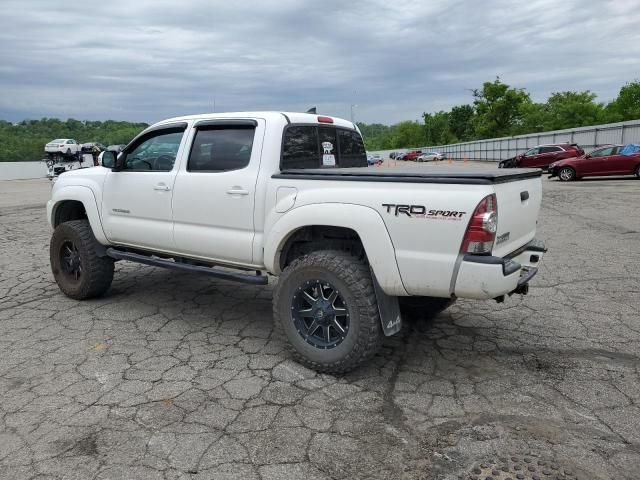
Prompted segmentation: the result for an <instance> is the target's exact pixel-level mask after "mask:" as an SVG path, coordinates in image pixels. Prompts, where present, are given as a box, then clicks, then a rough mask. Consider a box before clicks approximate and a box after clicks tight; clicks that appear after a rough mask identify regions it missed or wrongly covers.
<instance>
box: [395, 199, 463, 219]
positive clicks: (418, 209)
mask: <svg viewBox="0 0 640 480" xmlns="http://www.w3.org/2000/svg"><path fill="white" fill-rule="evenodd" d="M382 206H383V207H386V209H387V213H390V214H393V215H395V216H396V217H398V216H400V215H406V216H407V217H410V218H426V219H429V220H462V217H463V216H464V215H465V213H467V212H458V211H455V210H427V207H425V206H424V205H396V204H395V203H383V204H382Z"/></svg>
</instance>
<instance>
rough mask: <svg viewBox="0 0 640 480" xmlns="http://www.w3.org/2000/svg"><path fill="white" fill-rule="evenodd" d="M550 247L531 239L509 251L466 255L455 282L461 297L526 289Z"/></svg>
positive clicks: (504, 293)
mask: <svg viewBox="0 0 640 480" xmlns="http://www.w3.org/2000/svg"><path fill="white" fill-rule="evenodd" d="M546 251H547V249H546V247H545V245H544V242H542V241H541V240H535V239H534V240H531V241H530V242H529V243H527V244H526V245H524V246H523V247H521V248H519V249H518V250H516V251H515V252H513V253H511V254H510V255H508V256H506V257H504V258H502V257H493V256H486V255H465V256H464V257H463V258H462V263H461V264H460V269H459V270H458V276H457V278H456V282H455V288H454V294H455V295H456V297H459V298H475V299H479V300H486V299H489V298H497V297H501V296H502V295H507V294H511V293H526V290H527V287H526V286H527V285H528V283H529V281H530V280H531V279H532V278H533V277H534V276H535V274H536V273H537V272H538V266H539V265H540V262H541V261H542V257H543V255H544V253H545V252H546Z"/></svg>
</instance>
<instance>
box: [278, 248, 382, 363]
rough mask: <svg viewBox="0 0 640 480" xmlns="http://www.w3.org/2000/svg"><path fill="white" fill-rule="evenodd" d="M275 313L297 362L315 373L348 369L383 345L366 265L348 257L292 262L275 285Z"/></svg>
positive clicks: (316, 255)
mask: <svg viewBox="0 0 640 480" xmlns="http://www.w3.org/2000/svg"><path fill="white" fill-rule="evenodd" d="M273 313H274V321H275V324H276V326H277V327H278V328H279V330H281V331H282V332H283V333H284V335H285V336H286V338H287V340H288V341H289V345H290V347H291V351H292V353H293V355H294V357H295V358H296V360H298V361H299V362H300V363H303V364H304V365H306V366H308V367H309V368H312V369H314V370H317V371H319V372H327V373H343V372H347V371H349V370H352V369H353V368H355V367H357V366H358V365H360V364H361V363H362V362H364V361H365V360H367V359H368V358H370V357H372V356H373V355H374V354H375V353H376V352H377V351H378V349H379V348H380V345H381V343H382V339H383V334H382V327H381V324H380V316H379V312H378V306H377V302H376V295H375V291H374V287H373V280H372V277H371V272H370V270H369V266H368V265H367V264H366V263H365V262H364V261H363V260H361V259H359V258H356V257H354V256H352V255H350V254H348V253H346V252H342V251H333V250H321V251H316V252H312V253H309V254H307V255H304V256H302V257H300V258H298V259H296V260H294V261H293V262H292V263H291V264H290V265H289V266H288V267H287V268H286V269H285V270H284V272H283V273H282V275H281V276H280V279H279V280H278V284H277V286H276V289H275V293H274V298H273Z"/></svg>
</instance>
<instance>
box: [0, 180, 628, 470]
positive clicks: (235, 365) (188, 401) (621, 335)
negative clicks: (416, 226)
mask: <svg viewBox="0 0 640 480" xmlns="http://www.w3.org/2000/svg"><path fill="white" fill-rule="evenodd" d="M543 184H544V200H543V209H542V212H541V216H540V221H539V231H538V237H539V238H542V239H544V240H545V241H546V243H547V246H548V247H549V252H548V253H547V255H546V256H545V258H544V263H543V266H542V268H541V271H540V273H539V274H538V276H537V277H536V278H535V279H534V280H533V282H532V285H531V289H530V293H529V295H528V296H525V297H520V296H514V297H511V298H509V299H507V300H506V301H505V303H503V304H497V303H495V302H492V301H488V302H476V301H458V302H457V303H456V304H455V305H454V306H452V307H451V308H449V309H448V310H446V311H445V312H443V313H441V314H440V315H439V316H438V317H437V318H435V319H434V320H431V321H424V320H422V321H420V320H415V319H414V320H412V321H410V322H406V324H405V325H404V329H403V331H402V333H401V334H399V335H398V336H396V337H391V338H389V339H387V340H386V342H385V345H384V348H383V350H382V351H381V353H380V354H379V355H378V356H377V357H376V358H375V359H374V360H373V361H371V362H370V363H369V364H368V365H366V366H364V367H362V368H360V369H358V370H356V371H354V372H352V373H350V374H348V375H344V376H340V377H336V376H331V375H320V374H316V373H315V372H313V371H310V370H308V369H306V368H303V367H301V366H300V365H298V364H296V363H295V362H293V361H292V360H291V359H290V357H289V356H288V354H287V352H286V349H285V345H284V343H283V340H282V339H281V338H279V337H277V336H276V335H275V334H274V332H273V328H272V319H271V295H272V285H270V286H268V287H266V288H265V287H254V286H244V285H238V284H233V283H228V282H225V281H222V280H219V281H218V280H212V279H210V278H204V277H201V276H197V275H187V274H181V273H175V272H171V271H167V270H162V269H159V268H151V267H147V266H141V265H136V264H132V263H126V262H119V263H117V264H116V275H115V280H114V282H113V286H112V288H111V290H110V291H109V292H108V294H107V295H106V296H105V297H104V298H100V299H97V300H92V301H85V302H77V301H74V300H71V299H69V298H66V297H65V296H64V295H62V294H61V293H60V291H59V290H58V287H57V286H56V285H55V283H54V282H53V278H52V275H51V272H50V269H49V260H48V242H49V237H50V233H51V232H50V231H49V227H48V226H47V224H46V220H45V211H44V205H43V203H42V201H43V199H44V198H46V197H47V191H48V189H49V183H48V181H47V180H37V181H22V182H0V191H4V192H5V193H6V192H11V194H8V195H0V247H1V249H2V256H1V257H0V478H2V479H12V480H13V479H16V480H18V479H31V478H38V479H63V478H64V479H94V478H95V479H167V480H168V479H263V480H271V479H301V478H304V479H329V478H330V479H352V478H374V479H439V478H452V479H457V478H464V479H472V478H478V479H483V480H484V479H485V478H486V477H487V476H489V475H491V476H492V478H495V479H502V480H504V479H506V478H513V479H516V478H526V479H529V478H532V479H537V478H542V479H551V478H553V479H555V478H567V479H573V478H580V479H594V480H595V479H614V478H616V479H621V478H624V479H637V478H640V408H639V405H640V378H639V375H640V371H639V365H640V358H639V356H640V302H639V298H640V248H639V247H640V215H638V213H637V211H638V205H640V182H639V181H637V180H634V179H614V180H608V179H607V180H602V179H599V180H584V181H581V182H575V183H570V184H561V183H559V182H557V181H555V180H553V181H550V180H547V179H546V178H545V179H543ZM272 283H273V282H272ZM518 475H520V476H518Z"/></svg>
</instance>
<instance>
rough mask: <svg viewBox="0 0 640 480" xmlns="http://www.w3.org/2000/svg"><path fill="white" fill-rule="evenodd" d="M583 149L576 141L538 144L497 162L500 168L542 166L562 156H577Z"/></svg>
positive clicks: (560, 158)
mask: <svg viewBox="0 0 640 480" xmlns="http://www.w3.org/2000/svg"><path fill="white" fill-rule="evenodd" d="M580 155H584V150H583V149H582V148H581V147H580V146H579V145H578V144H576V143H557V144H553V145H538V146H537V147H533V148H530V149H529V150H527V151H526V152H524V153H521V154H520V155H516V156H515V157H513V158H510V159H508V160H503V161H502V162H500V163H499V164H498V166H499V167H500V168H542V169H545V168H547V167H548V166H549V165H551V164H552V163H554V162H556V161H558V160H562V159H564V158H572V157H579V156H580Z"/></svg>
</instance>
